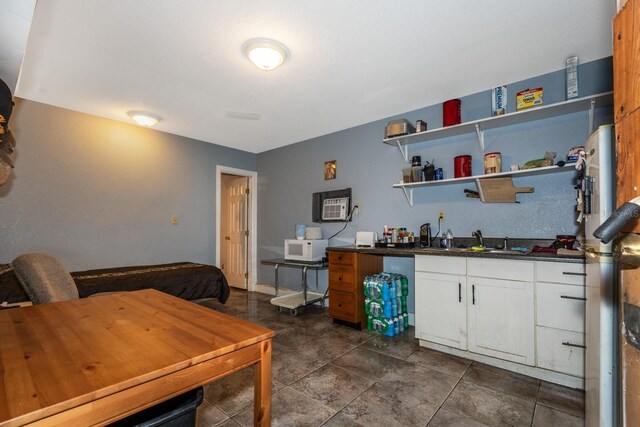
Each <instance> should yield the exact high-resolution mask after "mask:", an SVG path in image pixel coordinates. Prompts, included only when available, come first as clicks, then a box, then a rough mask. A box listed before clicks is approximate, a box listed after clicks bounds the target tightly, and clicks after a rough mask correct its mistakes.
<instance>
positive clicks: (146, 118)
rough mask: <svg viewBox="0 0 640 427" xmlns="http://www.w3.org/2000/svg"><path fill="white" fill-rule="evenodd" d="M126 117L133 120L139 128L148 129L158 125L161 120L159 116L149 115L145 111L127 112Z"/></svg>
mask: <svg viewBox="0 0 640 427" xmlns="http://www.w3.org/2000/svg"><path fill="white" fill-rule="evenodd" d="M127 115H128V116H129V117H131V118H132V119H133V120H135V122H136V123H138V124H139V125H140V126H144V127H148V128H149V127H151V126H154V125H156V124H158V122H159V121H160V120H162V119H161V118H160V116H159V115H157V114H153V113H149V112H147V111H128V112H127Z"/></svg>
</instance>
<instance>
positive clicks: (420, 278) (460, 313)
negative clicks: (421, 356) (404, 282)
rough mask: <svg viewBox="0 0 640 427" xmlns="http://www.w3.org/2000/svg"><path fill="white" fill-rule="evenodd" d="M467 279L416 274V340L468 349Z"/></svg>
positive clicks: (455, 276)
mask: <svg viewBox="0 0 640 427" xmlns="http://www.w3.org/2000/svg"><path fill="white" fill-rule="evenodd" d="M466 280H467V279H466V277H465V276H459V275H455V274H438V273H426V272H421V271H416V276H415V299H416V307H419V309H416V313H415V325H416V338H418V339H421V340H427V341H431V342H435V343H438V344H443V345H447V346H450V347H454V348H459V349H461V350H466V348H467V301H466V300H467V293H466V292H467V285H466Z"/></svg>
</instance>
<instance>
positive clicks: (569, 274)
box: [562, 271, 587, 276]
mask: <svg viewBox="0 0 640 427" xmlns="http://www.w3.org/2000/svg"><path fill="white" fill-rule="evenodd" d="M562 274H564V275H565V276H586V275H587V273H574V272H573V271H563V272H562Z"/></svg>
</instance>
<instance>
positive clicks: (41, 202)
mask: <svg viewBox="0 0 640 427" xmlns="http://www.w3.org/2000/svg"><path fill="white" fill-rule="evenodd" d="M10 128H11V129H12V130H13V132H14V134H15V136H16V140H17V151H16V154H17V155H16V158H15V161H16V162H15V163H16V168H15V170H14V174H13V177H12V179H11V181H10V182H9V183H8V184H7V185H5V186H3V187H0V242H1V245H0V263H5V262H9V261H11V260H12V259H13V258H14V257H15V256H17V255H19V254H21V253H24V252H29V251H45V252H49V253H52V254H54V255H56V256H58V257H59V258H60V259H61V260H62V261H63V262H64V263H65V265H66V266H67V268H69V269H70V270H81V269H88V268H99V267H113V266H121V265H135V264H148V263H164V262H175V261H182V260H187V261H194V262H206V263H211V264H213V263H214V261H215V239H216V236H215V168H216V165H218V164H220V165H225V166H231V167H236V168H241V169H247V170H256V156H255V154H251V153H247V152H244V151H239V150H234V149H231V148H226V147H221V146H218V145H213V144H209V143H205V142H200V141H196V140H193V139H189V138H184V137H180V136H176V135H171V134H167V133H164V132H159V131H154V130H151V129H146V128H142V127H139V126H135V125H129V124H125V123H119V122H115V121H112V120H107V119H102V118H99V117H95V116H91V115H87V114H81V113H77V112H73V111H69V110H65V109H61V108H56V107H53V106H50V105H45V104H40V103H36V102H31V101H26V100H17V105H16V108H15V109H14V114H13V115H12V117H11V123H10ZM174 214H175V215H178V221H179V222H178V225H171V216H172V215H174Z"/></svg>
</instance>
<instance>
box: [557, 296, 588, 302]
mask: <svg viewBox="0 0 640 427" xmlns="http://www.w3.org/2000/svg"><path fill="white" fill-rule="evenodd" d="M560 298H564V299H574V300H576V301H586V300H587V299H586V298H582V297H572V296H569V295H560Z"/></svg>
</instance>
